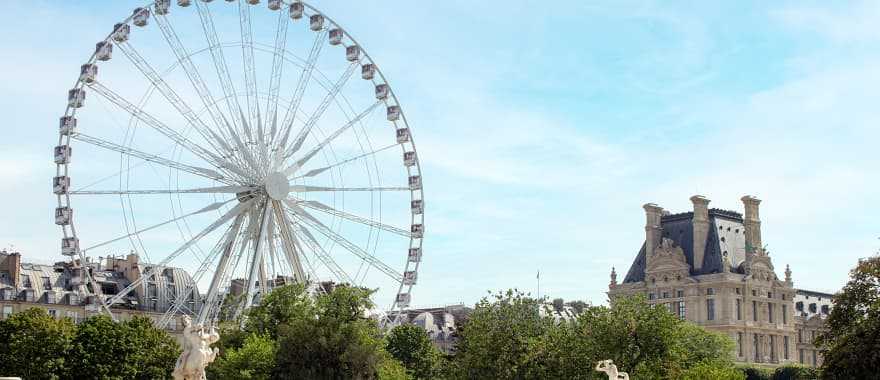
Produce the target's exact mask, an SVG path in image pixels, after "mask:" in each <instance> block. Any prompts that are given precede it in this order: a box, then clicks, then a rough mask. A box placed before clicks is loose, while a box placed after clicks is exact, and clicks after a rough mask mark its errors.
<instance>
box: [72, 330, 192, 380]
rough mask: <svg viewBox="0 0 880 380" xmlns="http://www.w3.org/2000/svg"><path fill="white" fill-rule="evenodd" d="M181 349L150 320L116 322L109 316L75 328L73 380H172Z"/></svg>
mask: <svg viewBox="0 0 880 380" xmlns="http://www.w3.org/2000/svg"><path fill="white" fill-rule="evenodd" d="M179 355H180V348H179V346H178V344H177V342H175V341H174V339H173V338H171V336H169V335H168V334H167V333H166V332H165V331H162V330H159V329H157V328H156V327H154V326H153V323H152V321H151V320H150V319H148V318H145V317H135V318H133V319H131V320H129V321H124V322H114V321H113V320H112V319H110V318H109V317H107V316H106V315H98V316H94V317H91V318H88V319H86V320H85V321H83V323H80V324H79V325H78V326H77V328H76V336H75V337H74V339H73V345H72V348H71V349H70V351H69V352H68V358H69V359H68V363H69V365H68V368H67V377H68V378H70V379H144V380H147V379H169V378H171V371H172V370H174V364H175V362H176V360H177V357H178V356H179Z"/></svg>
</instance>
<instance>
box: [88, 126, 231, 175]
mask: <svg viewBox="0 0 880 380" xmlns="http://www.w3.org/2000/svg"><path fill="white" fill-rule="evenodd" d="M71 138H73V139H75V140H77V141H81V142H84V143H87V144H92V145H95V146H97V147H100V148H104V149H107V150H112V151H115V152H119V153H122V154H124V155H127V156H131V157H136V158H140V159H142V160H144V161H149V162H152V163H156V164H159V165H163V166H167V167H169V168H172V169H177V170H180V171H183V172H187V173H190V174H195V175H197V176H200V177H204V178H207V179H212V180H215V181H220V182H224V183H231V181H230V179H229V178H226V177H224V176H223V174H220V173H218V172H217V171H215V170H213V169H207V168H201V167H197V166H191V165H186V164H182V163H179V162H176V161H171V160H168V159H165V158H162V157H159V156H155V155H152V154H149V153H145V152H141V151H139V150H136V149H132V148H129V147H125V146H122V145H119V144H116V143H113V142H110V141H107V140H103V139H100V138H97V137H93V136H89V135H85V134H82V133H74V134H72V135H71Z"/></svg>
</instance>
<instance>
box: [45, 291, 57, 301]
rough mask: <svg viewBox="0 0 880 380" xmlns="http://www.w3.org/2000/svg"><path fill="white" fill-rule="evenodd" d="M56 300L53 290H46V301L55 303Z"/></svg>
mask: <svg viewBox="0 0 880 380" xmlns="http://www.w3.org/2000/svg"><path fill="white" fill-rule="evenodd" d="M57 301H58V300H56V299H55V292H53V291H48V292H46V303H56V302H57Z"/></svg>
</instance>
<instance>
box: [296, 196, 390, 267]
mask: <svg viewBox="0 0 880 380" xmlns="http://www.w3.org/2000/svg"><path fill="white" fill-rule="evenodd" d="M285 203H286V204H287V206H288V208H290V210H291V211H293V214H294V215H295V216H297V217H298V218H297V219H298V220H300V221H302V222H303V223H304V224H307V225H309V226H310V227H312V228H313V229H315V230H316V231H318V232H319V233H321V234H322V235H324V236H326V237H327V238H329V239H330V240H333V241H335V242H336V243H337V244H339V245H340V246H342V247H343V248H345V249H346V250H348V251H349V252H351V253H353V254H354V255H355V256H357V257H359V258H360V259H361V260H364V261H366V262H367V263H368V264H370V265H372V266H373V267H375V268H376V269H378V270H379V271H381V272H382V273H385V274H386V275H387V276H388V277H390V278H392V279H393V280H395V281H397V282H401V281H403V275H402V274H400V272H398V271H396V270H394V268H392V267H391V266H389V265H388V264H385V263H384V262H382V260H379V259H378V258H377V257H376V256H373V255H372V254H370V253H369V252H367V251H365V250H364V249H362V248H361V247H359V246H357V245H356V244H354V243H352V242H350V241H348V239H346V238H344V237H343V236H342V235H339V234H338V233H336V232H335V231H333V230H332V229H330V228H329V227H327V226H325V225H324V224H323V223H321V221H319V220H318V219H317V218H315V217H314V216H312V215H311V214H310V213H308V212H307V211H305V210H303V209H302V208H301V207H299V206H298V205H297V204H296V203H295V202H291V201H286V202H285Z"/></svg>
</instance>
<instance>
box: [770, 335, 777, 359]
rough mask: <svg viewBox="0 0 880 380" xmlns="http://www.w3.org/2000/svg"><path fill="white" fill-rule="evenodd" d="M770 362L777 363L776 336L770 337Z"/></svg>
mask: <svg viewBox="0 0 880 380" xmlns="http://www.w3.org/2000/svg"><path fill="white" fill-rule="evenodd" d="M770 361H773V362H775V361H776V335H770Z"/></svg>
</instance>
